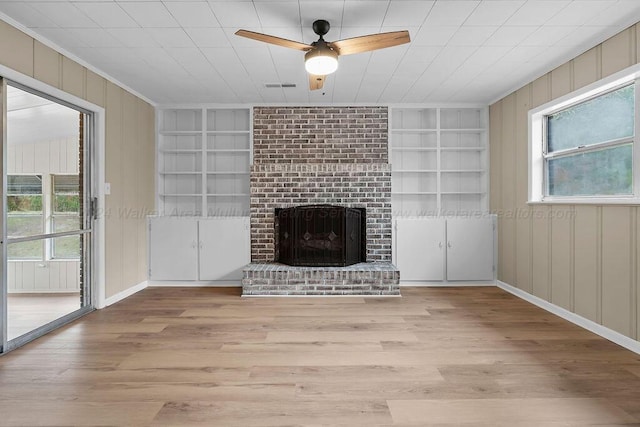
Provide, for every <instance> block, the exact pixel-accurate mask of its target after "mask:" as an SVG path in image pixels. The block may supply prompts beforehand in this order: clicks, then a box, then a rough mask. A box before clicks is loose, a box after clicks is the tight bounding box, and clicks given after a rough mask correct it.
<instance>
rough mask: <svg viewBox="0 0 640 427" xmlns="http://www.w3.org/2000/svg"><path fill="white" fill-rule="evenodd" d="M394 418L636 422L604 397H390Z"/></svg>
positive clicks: (408, 420) (461, 421)
mask: <svg viewBox="0 0 640 427" xmlns="http://www.w3.org/2000/svg"><path fill="white" fill-rule="evenodd" d="M388 405H389V409H390V411H391V415H392V417H393V421H394V423H395V422H398V423H404V424H410V425H424V424H425V423H427V422H429V423H430V422H433V423H447V424H451V425H455V424H456V423H458V424H464V423H476V422H480V423H493V422H498V423H507V422H515V423H517V422H564V423H567V424H569V425H597V424H603V423H608V424H611V423H622V424H624V423H634V422H637V421H638V420H636V419H635V418H634V417H632V416H630V415H629V414H628V413H626V412H625V411H623V410H622V409H620V408H618V407H616V406H614V405H612V404H611V403H609V402H608V401H606V400H604V399H589V398H564V399H544V398H542V399H539V398H535V399H466V400H454V399H451V400H446V401H442V400H390V401H388Z"/></svg>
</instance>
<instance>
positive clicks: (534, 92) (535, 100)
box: [531, 73, 551, 108]
mask: <svg viewBox="0 0 640 427" xmlns="http://www.w3.org/2000/svg"><path fill="white" fill-rule="evenodd" d="M550 75H551V74H550V73H547V74H545V75H544V76H542V77H540V78H538V79H537V80H534V81H533V82H532V83H531V108H536V107H539V106H540V105H542V104H544V103H546V102H549V101H550V100H551V82H550Z"/></svg>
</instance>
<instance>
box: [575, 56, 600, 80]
mask: <svg viewBox="0 0 640 427" xmlns="http://www.w3.org/2000/svg"><path fill="white" fill-rule="evenodd" d="M597 63H598V48H593V49H590V50H588V51H586V52H585V53H583V54H582V55H580V56H578V57H577V58H576V59H574V60H573V89H579V88H581V87H583V86H586V85H588V84H590V83H593V82H595V81H596V80H598V67H597Z"/></svg>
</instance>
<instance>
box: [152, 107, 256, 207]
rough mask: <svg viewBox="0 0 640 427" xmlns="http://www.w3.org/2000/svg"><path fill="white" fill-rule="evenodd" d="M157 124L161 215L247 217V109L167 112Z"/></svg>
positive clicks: (196, 109) (249, 111)
mask: <svg viewBox="0 0 640 427" xmlns="http://www.w3.org/2000/svg"><path fill="white" fill-rule="evenodd" d="M158 124H159V129H158V141H159V147H158V176H159V179H158V195H159V201H158V206H159V208H160V212H161V214H162V215H181V216H183V215H193V216H217V215H221V214H224V215H226V216H229V215H235V216H246V215H248V212H249V165H250V162H251V110H250V109H249V108H207V107H206V106H205V107H202V108H166V109H162V110H160V114H159V123H158Z"/></svg>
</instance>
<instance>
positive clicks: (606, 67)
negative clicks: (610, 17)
mask: <svg viewBox="0 0 640 427" xmlns="http://www.w3.org/2000/svg"><path fill="white" fill-rule="evenodd" d="M633 57H635V31H633V27H632V28H628V29H626V30H624V31H622V32H621V33H618V34H616V35H615V36H613V37H611V38H610V39H608V40H605V41H604V42H603V43H602V60H601V65H602V77H606V76H608V75H610V74H613V73H615V72H618V71H620V70H623V69H625V68H627V67H629V66H631V65H633V64H632V60H633V59H634V58H633Z"/></svg>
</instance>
